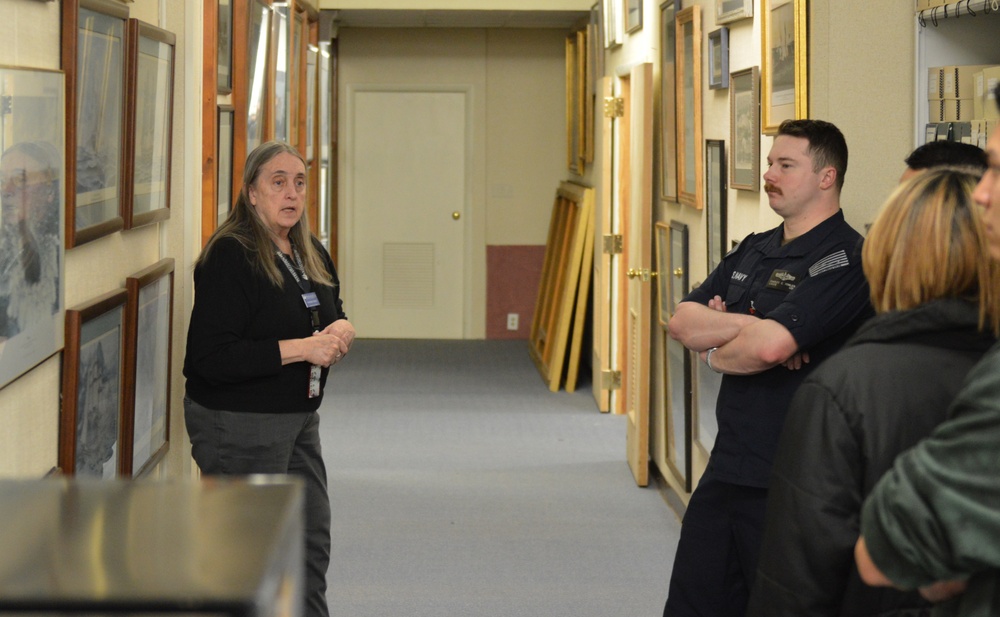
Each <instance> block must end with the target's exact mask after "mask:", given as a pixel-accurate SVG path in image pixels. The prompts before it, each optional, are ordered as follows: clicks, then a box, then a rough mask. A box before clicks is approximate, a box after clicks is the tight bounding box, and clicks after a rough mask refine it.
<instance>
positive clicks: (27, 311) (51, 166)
mask: <svg viewBox="0 0 1000 617" xmlns="http://www.w3.org/2000/svg"><path fill="white" fill-rule="evenodd" d="M0 101H2V102H3V107H4V113H3V122H2V123H0V152H2V154H0V183H2V186H3V192H2V195H0V199H2V206H3V211H2V218H0V388H2V387H4V386H6V385H7V384H9V383H10V382H12V381H14V380H15V379H17V378H18V377H20V376H21V375H23V374H24V373H26V372H28V371H29V370H31V369H32V368H33V367H34V366H36V365H38V364H39V363H41V362H42V361H43V360H45V359H46V358H48V357H50V356H52V355H53V354H55V353H56V352H58V351H59V350H60V349H62V347H63V337H64V332H65V325H64V320H63V312H64V310H65V308H66V305H65V287H66V285H65V282H64V281H65V276H64V271H65V242H64V238H65V230H64V227H63V226H64V224H65V220H66V219H65V216H64V214H65V205H66V201H65V197H66V191H65V190H64V187H65V186H66V173H65V172H66V167H65V162H64V157H65V152H66V150H65V144H64V143H63V140H64V136H65V126H66V125H65V117H66V116H65V113H66V112H65V106H66V101H65V89H64V78H63V73H62V72H61V71H47V70H41V69H20V68H14V67H4V66H0Z"/></svg>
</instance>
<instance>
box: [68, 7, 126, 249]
mask: <svg viewBox="0 0 1000 617" xmlns="http://www.w3.org/2000/svg"><path fill="white" fill-rule="evenodd" d="M62 18H63V19H62V65H63V67H64V69H65V71H66V91H67V93H68V96H67V97H66V117H67V118H68V120H69V126H67V131H66V184H67V192H66V193H67V199H66V246H67V248H72V247H74V246H79V245H80V244H83V243H85V242H89V241H91V240H94V239H97V238H100V237H102V236H106V235H108V234H111V233H114V232H116V231H119V230H121V229H122V228H123V227H124V224H125V223H124V219H123V217H122V158H123V152H122V144H123V138H122V136H123V134H124V119H125V115H124V99H125V50H126V49H125V48H126V40H125V37H126V22H127V21H128V7H127V6H126V5H124V4H122V3H121V2H116V1H115V0H65V1H64V2H63V5H62Z"/></svg>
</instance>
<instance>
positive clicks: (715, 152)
mask: <svg viewBox="0 0 1000 617" xmlns="http://www.w3.org/2000/svg"><path fill="white" fill-rule="evenodd" d="M705 175H706V179H705V219H706V220H705V236H706V237H705V247H706V253H707V254H708V272H709V273H711V272H712V270H715V268H716V267H718V265H719V264H720V263H722V258H723V257H725V256H726V253H727V252H728V249H727V247H726V244H727V242H726V227H727V225H726V218H727V216H726V197H727V193H728V189H727V188H726V142H724V141H722V140H721V139H706V140H705Z"/></svg>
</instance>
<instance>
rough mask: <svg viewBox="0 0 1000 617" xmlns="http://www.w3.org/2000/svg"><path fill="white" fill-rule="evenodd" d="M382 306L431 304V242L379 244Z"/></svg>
mask: <svg viewBox="0 0 1000 617" xmlns="http://www.w3.org/2000/svg"><path fill="white" fill-rule="evenodd" d="M382 306H383V307H385V308H422V307H431V306H434V245H433V244H416V243H402V242H399V243H390V244H383V245H382Z"/></svg>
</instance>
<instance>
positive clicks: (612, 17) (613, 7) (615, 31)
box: [601, 0, 622, 49]
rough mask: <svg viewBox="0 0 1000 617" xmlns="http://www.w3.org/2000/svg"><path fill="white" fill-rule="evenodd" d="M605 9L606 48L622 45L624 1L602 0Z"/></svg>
mask: <svg viewBox="0 0 1000 617" xmlns="http://www.w3.org/2000/svg"><path fill="white" fill-rule="evenodd" d="M601 1H602V2H603V5H602V6H603V7H604V48H605V49H612V48H614V47H617V46H619V45H621V44H622V15H621V7H622V0H601Z"/></svg>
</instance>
